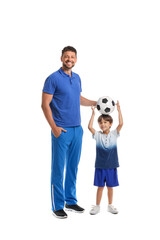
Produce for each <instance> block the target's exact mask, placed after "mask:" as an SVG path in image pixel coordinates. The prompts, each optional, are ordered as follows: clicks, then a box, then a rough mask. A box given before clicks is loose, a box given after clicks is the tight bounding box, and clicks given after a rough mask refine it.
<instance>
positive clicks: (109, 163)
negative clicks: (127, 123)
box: [93, 129, 119, 169]
mask: <svg viewBox="0 0 160 240" xmlns="http://www.w3.org/2000/svg"><path fill="white" fill-rule="evenodd" d="M118 136H119V134H118V133H117V129H115V130H114V131H111V132H109V134H108V135H106V134H104V133H103V132H97V131H96V132H95V135H93V138H94V139H95V140H96V162H95V167H96V168H102V169H108V168H117V167H119V162H118V154H117V137H118Z"/></svg>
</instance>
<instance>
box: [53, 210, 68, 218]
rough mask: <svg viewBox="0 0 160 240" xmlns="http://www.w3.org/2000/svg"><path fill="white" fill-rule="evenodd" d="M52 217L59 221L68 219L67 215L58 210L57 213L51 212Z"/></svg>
mask: <svg viewBox="0 0 160 240" xmlns="http://www.w3.org/2000/svg"><path fill="white" fill-rule="evenodd" d="M53 215H54V216H55V217H57V218H61V219H63V218H67V217H68V216H67V214H66V213H65V211H64V210H63V209H60V210H58V211H54V212H53Z"/></svg>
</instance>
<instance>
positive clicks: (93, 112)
mask: <svg viewBox="0 0 160 240" xmlns="http://www.w3.org/2000/svg"><path fill="white" fill-rule="evenodd" d="M94 116H95V107H93V106H92V115H91V119H90V121H89V124H88V129H89V131H90V132H91V133H92V134H93V135H94V134H95V129H94V128H93V121H94Z"/></svg>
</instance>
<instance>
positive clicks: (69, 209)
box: [65, 208, 85, 213]
mask: <svg viewBox="0 0 160 240" xmlns="http://www.w3.org/2000/svg"><path fill="white" fill-rule="evenodd" d="M65 210H66V211H70V212H75V213H83V212H84V211H85V210H83V211H76V210H74V209H71V208H65Z"/></svg>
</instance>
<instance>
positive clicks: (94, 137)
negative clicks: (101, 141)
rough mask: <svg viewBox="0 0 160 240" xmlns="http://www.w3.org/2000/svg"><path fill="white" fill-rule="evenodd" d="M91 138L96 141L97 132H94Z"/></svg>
mask: <svg viewBox="0 0 160 240" xmlns="http://www.w3.org/2000/svg"><path fill="white" fill-rule="evenodd" d="M92 137H93V139H95V140H96V141H97V139H98V132H97V131H95V134H93V135H92Z"/></svg>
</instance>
